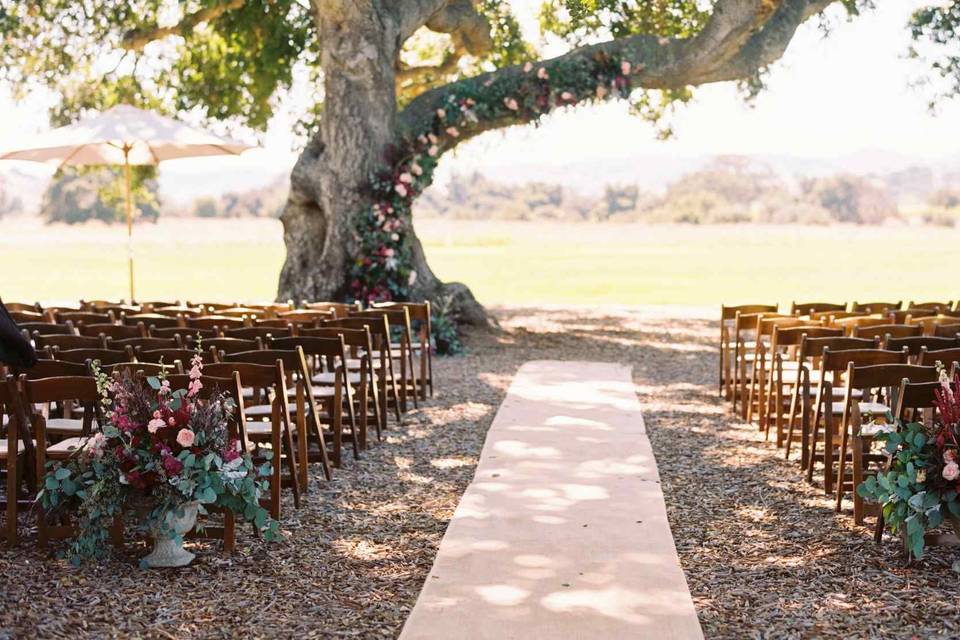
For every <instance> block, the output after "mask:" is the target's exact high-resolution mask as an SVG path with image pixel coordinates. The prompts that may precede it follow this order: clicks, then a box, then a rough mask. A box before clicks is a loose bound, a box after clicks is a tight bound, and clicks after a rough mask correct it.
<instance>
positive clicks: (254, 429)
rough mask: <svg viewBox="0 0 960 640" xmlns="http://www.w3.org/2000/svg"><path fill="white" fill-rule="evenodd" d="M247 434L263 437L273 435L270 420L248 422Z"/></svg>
mask: <svg viewBox="0 0 960 640" xmlns="http://www.w3.org/2000/svg"><path fill="white" fill-rule="evenodd" d="M247 435H248V436H250V437H263V436H269V435H273V423H272V422H260V421H257V422H248V423H247Z"/></svg>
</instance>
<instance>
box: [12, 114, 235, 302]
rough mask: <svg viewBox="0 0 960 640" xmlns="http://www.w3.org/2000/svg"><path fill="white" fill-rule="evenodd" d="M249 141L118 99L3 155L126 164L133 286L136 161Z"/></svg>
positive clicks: (231, 151)
mask: <svg viewBox="0 0 960 640" xmlns="http://www.w3.org/2000/svg"><path fill="white" fill-rule="evenodd" d="M251 148H252V147H250V146H249V145H245V144H240V143H238V142H234V141H232V140H226V139H223V138H219V137H217V136H215V135H212V134H210V133H207V132H205V131H200V130H198V129H194V128H192V127H189V126H187V125H185V124H184V123H182V122H179V121H177V120H174V119H172V118H166V117H164V116H159V115H157V114H155V113H150V112H149V111H144V110H142V109H137V108H136V107H132V106H130V105H126V104H121V105H117V106H115V107H113V108H111V109H108V110H107V111H104V112H103V113H101V114H99V115H95V116H91V117H89V118H84V119H82V120H80V121H78V122H76V123H74V124H72V125H69V126H66V127H61V128H59V129H54V130H52V131H49V132H47V133H44V134H41V135H38V136H34V137H33V138H31V140H30V144H29V148H27V147H24V148H22V149H11V150H8V151H0V160H29V161H33V162H44V163H48V164H55V165H57V167H58V168H59V167H63V166H67V165H72V166H77V165H106V164H113V165H120V164H122V165H123V168H124V177H125V179H126V208H127V263H128V266H129V271H130V300H131V301H133V300H134V287H133V202H132V195H131V193H130V167H131V166H133V165H157V164H160V163H161V162H163V161H164V160H173V159H175V158H192V157H197V156H220V155H239V154H240V153H242V152H243V151H245V150H247V149H251Z"/></svg>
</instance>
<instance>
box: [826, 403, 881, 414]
mask: <svg viewBox="0 0 960 640" xmlns="http://www.w3.org/2000/svg"><path fill="white" fill-rule="evenodd" d="M831 407H832V410H833V415H835V416H839V415H843V403H842V402H834V403H832V404H831ZM889 412H890V408H889V407H888V406H887V405H885V404H881V403H879V402H861V403H860V414H861V415H863V416H866V415H867V414H868V413H871V414H879V415H886V414H887V413H889Z"/></svg>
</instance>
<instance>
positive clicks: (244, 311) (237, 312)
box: [216, 306, 271, 320]
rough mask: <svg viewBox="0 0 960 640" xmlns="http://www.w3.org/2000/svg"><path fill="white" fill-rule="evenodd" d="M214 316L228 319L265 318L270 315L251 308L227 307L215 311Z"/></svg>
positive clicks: (261, 310) (264, 311) (262, 310)
mask: <svg viewBox="0 0 960 640" xmlns="http://www.w3.org/2000/svg"><path fill="white" fill-rule="evenodd" d="M216 315H218V316H227V317H228V318H250V319H251V320H252V319H254V318H267V317H269V316H270V315H271V314H270V313H269V312H267V311H266V310H264V309H255V308H253V307H240V306H238V307H227V308H225V309H217V313H216Z"/></svg>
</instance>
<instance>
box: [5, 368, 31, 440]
mask: <svg viewBox="0 0 960 640" xmlns="http://www.w3.org/2000/svg"><path fill="white" fill-rule="evenodd" d="M3 416H8V417H9V420H10V422H9V424H8V425H7V437H8V438H9V437H10V435H11V434H10V430H11V429H15V430H16V434H17V440H18V441H19V446H20V448H21V449H22V450H23V451H24V452H25V453H26V454H27V456H28V457H30V458H32V457H33V455H34V453H33V450H34V446H33V430H32V429H31V428H30V419H29V417H28V416H27V412H26V411H25V410H24V406H23V402H22V400H21V397H20V387H19V385H18V383H17V379H16V378H14V377H13V376H9V375H8V376H3V377H0V418H2V417H3Z"/></svg>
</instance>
